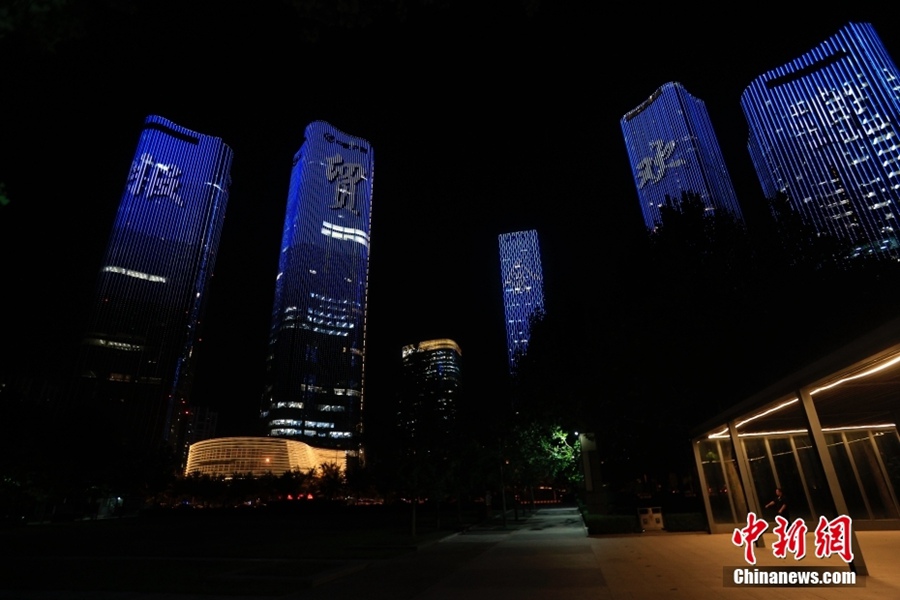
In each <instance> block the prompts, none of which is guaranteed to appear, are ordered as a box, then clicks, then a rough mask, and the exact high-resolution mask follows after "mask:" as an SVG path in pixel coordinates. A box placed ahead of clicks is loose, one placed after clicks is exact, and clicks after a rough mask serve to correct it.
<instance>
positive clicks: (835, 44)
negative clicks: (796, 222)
mask: <svg viewBox="0 0 900 600" xmlns="http://www.w3.org/2000/svg"><path fill="white" fill-rule="evenodd" d="M741 107H742V108H743V111H744V115H745V116H746V118H747V123H748V125H749V130H750V133H749V141H748V148H749V151H750V156H751V158H752V160H753V164H754V166H755V168H756V173H757V176H758V177H759V181H760V184H761V185H762V188H763V193H764V195H765V196H766V197H767V198H770V199H771V198H774V197H776V195H777V194H779V193H784V194H786V196H787V197H788V198H789V200H790V204H791V206H792V208H793V210H795V211H797V212H798V213H799V214H800V215H801V217H802V218H803V220H804V221H805V222H806V223H807V224H808V225H811V226H813V227H814V228H815V230H816V231H817V232H818V233H819V234H820V235H823V234H824V235H829V236H832V237H834V238H836V239H839V240H842V241H844V242H845V243H846V244H847V245H848V246H849V247H850V249H851V250H850V254H851V255H859V254H875V255H885V254H887V255H892V256H896V255H897V253H898V237H897V236H898V231H897V228H898V223H897V216H898V215H900V205H898V200H900V137H898V128H897V123H898V121H900V72H898V70H897V66H896V65H895V64H894V62H893V60H892V59H891V57H890V56H889V55H888V53H887V51H886V50H885V48H884V45H883V44H882V42H881V40H880V39H879V37H878V35H877V34H876V33H875V29H874V28H873V27H872V26H871V25H870V24H867V23H850V24H848V25H846V26H845V27H843V28H842V29H841V30H840V31H838V32H837V33H836V34H835V35H834V36H833V37H831V38H829V39H827V40H825V41H824V42H822V43H821V44H820V45H819V46H817V47H816V48H814V49H812V50H810V51H809V52H807V53H806V54H804V55H803V56H801V57H799V58H797V59H795V60H793V61H791V62H789V63H787V64H785V65H783V66H781V67H778V68H776V69H773V70H771V71H769V72H768V73H766V74H764V75H761V76H760V77H758V78H757V79H756V80H754V81H753V82H752V83H751V84H750V85H749V86H748V87H747V88H746V90H745V91H744V93H743V94H742V96H741Z"/></svg>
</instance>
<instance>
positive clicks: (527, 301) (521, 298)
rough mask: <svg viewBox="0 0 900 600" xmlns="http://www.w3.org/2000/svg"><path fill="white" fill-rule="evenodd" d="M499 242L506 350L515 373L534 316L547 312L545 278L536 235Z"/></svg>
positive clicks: (532, 232)
mask: <svg viewBox="0 0 900 600" xmlns="http://www.w3.org/2000/svg"><path fill="white" fill-rule="evenodd" d="M499 242H500V281H501V284H502V285H503V313H504V317H505V318H506V348H507V354H508V357H509V368H510V371H512V370H513V369H514V367H515V361H516V356H517V354H519V353H521V352H524V351H525V350H526V349H527V348H528V339H529V337H530V333H531V332H530V325H531V317H532V315H536V314H537V315H539V314H542V313H543V311H544V274H543V270H542V268H541V249H540V246H539V245H538V235H537V231H535V230H534V229H529V230H528V231H515V232H512V233H503V234H501V235H500V236H499Z"/></svg>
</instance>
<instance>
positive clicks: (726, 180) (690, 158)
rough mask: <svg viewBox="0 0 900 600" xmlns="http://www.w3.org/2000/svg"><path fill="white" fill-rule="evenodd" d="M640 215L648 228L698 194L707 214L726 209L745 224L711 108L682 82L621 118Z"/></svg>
mask: <svg viewBox="0 0 900 600" xmlns="http://www.w3.org/2000/svg"><path fill="white" fill-rule="evenodd" d="M620 125H621V128H622V134H623V135H624V137H625V147H626V149H627V151H628V159H629V163H630V164H631V168H632V170H633V176H634V182H635V187H636V188H637V194H638V199H639V200H640V204H641V214H642V215H643V217H644V224H645V225H646V227H647V229H648V230H650V231H653V230H654V229H656V227H657V226H659V225H660V224H661V222H662V215H661V213H660V209H661V208H662V207H665V206H672V207H677V206H678V204H679V203H680V202H681V199H682V195H683V194H684V193H685V192H688V193H695V194H697V195H698V196H699V197H700V199H701V200H702V201H703V204H704V206H706V210H707V211H708V212H709V211H720V210H727V211H729V212H730V213H732V214H733V215H734V216H735V217H736V218H737V219H738V220H743V214H742V212H741V208H740V204H739V203H738V200H737V195H736V194H735V191H734V186H733V184H732V181H731V177H730V175H729V174H728V169H727V167H726V166H725V159H724V158H723V156H722V150H721V148H720V147H719V141H718V139H717V138H716V134H715V130H714V129H713V126H712V121H710V118H709V113H708V112H707V110H706V104H705V103H704V102H703V101H702V100H700V99H699V98H695V97H694V96H692V95H691V94H689V93H688V92H687V90H685V89H684V86H682V85H681V84H680V83H678V82H669V83H665V84H663V85H662V86H660V87H659V88H657V90H656V91H654V92H653V94H651V95H650V97H649V98H648V99H647V100H645V101H644V102H642V103H641V104H639V105H638V106H637V107H635V108H634V109H632V110H630V111H629V112H627V113H626V114H625V115H624V116H623V117H622V118H621V119H620Z"/></svg>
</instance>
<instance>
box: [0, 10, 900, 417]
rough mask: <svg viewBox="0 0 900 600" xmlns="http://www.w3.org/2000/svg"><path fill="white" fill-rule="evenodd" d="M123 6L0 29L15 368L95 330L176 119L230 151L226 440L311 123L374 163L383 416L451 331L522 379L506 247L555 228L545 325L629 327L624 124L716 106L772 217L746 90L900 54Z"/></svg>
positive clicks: (881, 16)
mask: <svg viewBox="0 0 900 600" xmlns="http://www.w3.org/2000/svg"><path fill="white" fill-rule="evenodd" d="M109 4H110V5H114V4H115V3H109ZM124 4H125V5H127V6H129V7H131V9H132V10H131V11H118V10H113V9H110V8H107V3H104V2H98V3H96V5H95V7H94V8H93V9H90V12H88V13H77V14H73V15H69V16H70V17H72V19H73V21H72V22H73V23H74V25H73V27H72V28H71V29H72V30H77V31H76V34H75V35H73V36H71V38H66V39H63V40H61V41H60V42H59V43H58V44H57V45H56V46H55V48H54V50H53V51H52V52H48V51H46V44H44V43H42V42H41V39H40V38H41V36H40V35H36V29H35V28H29V26H28V25H27V24H26V25H23V26H21V27H20V28H19V30H18V31H16V32H14V35H12V36H9V37H7V38H5V39H0V77H2V79H0V81H2V84H0V108H2V110H0V182H4V183H5V186H6V195H7V196H8V197H9V198H10V199H11V203H10V204H9V205H7V206H0V234H2V241H0V244H2V256H3V260H2V267H0V268H2V273H0V276H2V278H0V281H2V282H3V284H2V285H3V290H4V293H3V296H4V309H3V313H2V314H3V320H2V323H0V327H2V329H0V331H2V340H3V341H2V343H3V352H4V354H3V359H4V360H5V361H6V364H15V363H16V362H17V361H23V360H24V361H28V360H30V357H33V356H40V355H41V354H42V353H43V352H45V351H47V350H48V349H51V348H53V347H55V346H57V345H59V344H63V343H68V342H71V341H72V340H74V339H77V336H78V333H79V324H78V322H77V320H78V319H79V318H80V315H81V314H82V311H83V309H84V302H85V301H86V299H87V297H88V296H89V294H90V291H91V290H92V289H93V285H94V280H95V276H96V273H97V269H98V268H99V266H100V260H101V257H102V253H103V250H104V247H105V243H106V239H107V237H108V234H109V231H110V227H111V225H112V222H113V218H114V216H115V211H116V208H117V206H118V202H119V197H120V195H121V192H122V189H123V186H124V181H125V176H126V175H127V170H128V166H129V164H130V162H131V160H132V157H133V152H134V148H135V145H136V143H137V139H138V135H139V133H140V130H141V125H142V122H143V120H144V118H145V117H146V116H147V115H149V114H158V115H161V116H163V117H165V118H168V119H170V120H172V121H174V122H176V123H178V124H179V125H182V126H184V127H187V128H189V129H192V130H194V131H197V132H200V133H204V134H208V135H215V136H218V137H221V138H222V139H223V140H224V141H225V143H227V144H228V145H229V146H230V147H231V148H232V149H233V150H234V155H235V156H234V164H233V169H232V179H233V185H232V188H231V195H230V199H229V205H228V209H227V215H226V220H225V227H224V232H223V238H222V243H221V246H220V252H219V256H218V261H217V265H216V274H215V279H214V282H213V285H212V289H211V296H210V299H209V312H208V314H207V318H206V320H205V325H204V336H203V339H204V342H203V344H202V345H201V347H200V350H198V373H197V381H196V394H195V399H196V401H197V402H198V403H201V404H209V405H212V406H214V407H218V408H219V409H220V410H221V412H222V425H223V428H222V430H221V431H220V433H222V434H240V433H246V428H249V427H252V426H253V425H255V423H252V422H251V421H253V420H255V417H256V415H257V410H258V408H259V398H260V393H261V389H262V383H261V376H262V371H263V356H264V350H265V341H266V335H267V330H268V325H269V315H270V311H271V302H272V295H273V291H274V288H273V286H274V277H275V273H276V271H277V256H278V245H279V241H280V235H281V227H282V222H283V218H284V209H285V201H286V196H285V194H286V191H287V184H288V179H289V175H290V168H291V159H292V156H293V154H294V153H295V152H296V151H297V149H298V148H299V147H300V144H301V143H302V141H303V140H302V135H303V130H304V128H305V126H306V124H308V123H309V122H310V121H313V120H317V119H322V120H326V121H329V122H330V123H331V124H333V125H334V126H336V127H338V128H339V129H341V130H343V131H345V132H347V133H349V134H352V135H356V136H359V137H362V138H365V139H367V140H369V141H370V142H371V144H372V146H373V148H374V152H375V154H374V159H375V174H374V182H373V184H374V195H373V208H372V215H373V216H372V231H371V240H372V241H371V251H370V252H371V253H370V260H371V264H370V289H369V311H368V333H369V336H368V356H369V359H368V370H367V372H368V377H369V383H370V387H369V390H368V398H367V402H368V403H369V406H370V407H375V406H378V405H379V404H381V405H383V402H384V399H386V398H387V397H388V396H389V395H390V394H392V385H391V376H390V374H391V372H392V370H393V369H394V368H395V367H396V364H397V361H398V360H399V351H400V346H401V345H403V344H407V343H413V342H416V341H420V340H423V339H431V338H435V337H450V338H453V339H455V340H456V341H457V342H458V343H459V344H460V345H461V347H462V349H463V356H464V360H465V368H466V377H467V382H468V383H469V385H470V386H473V385H475V384H477V383H479V382H482V381H487V380H491V379H495V378H499V377H501V376H502V375H503V371H504V369H505V368H506V365H505V354H504V349H503V346H504V342H505V339H504V336H505V333H504V330H503V318H502V308H501V300H500V281H499V262H498V258H497V235H498V234H500V233H504V232H508V231H515V230H519V229H530V228H535V229H537V230H538V233H539V236H540V238H541V243H542V252H543V255H544V262H545V265H544V272H545V276H546V278H547V305H548V309H549V310H562V311H583V312H584V314H585V320H586V322H589V321H591V320H596V319H608V318H614V315H608V314H603V313H602V311H601V312H599V313H598V311H597V310H596V307H597V306H598V304H597V303H596V302H594V301H593V299H596V298H597V297H598V295H600V296H602V295H603V294H604V289H605V287H606V284H607V277H608V276H610V275H609V274H610V273H617V274H621V273H625V272H627V267H628V265H629V247H630V245H632V244H633V243H634V242H635V240H636V239H638V237H639V236H641V235H642V234H643V229H642V227H643V225H642V220H641V213H640V209H639V206H638V203H637V195H636V192H635V188H634V183H633V179H632V176H631V171H630V168H629V166H628V162H627V154H626V151H625V146H624V142H623V139H622V133H621V129H620V126H619V119H620V118H621V116H622V115H623V114H625V113H626V112H627V111H629V110H631V109H632V108H634V107H635V106H636V105H638V104H639V103H640V102H642V101H643V100H645V99H646V98H647V97H648V96H649V95H650V94H651V93H652V92H653V91H654V90H656V89H657V88H658V87H659V86H660V85H662V84H664V83H666V82H669V81H678V82H680V83H682V84H683V85H684V86H685V88H686V89H687V91H688V92H690V93H691V94H692V95H694V96H695V97H698V98H700V99H702V100H704V101H705V102H706V105H707V108H708V110H709V113H710V116H711V119H712V122H713V125H714V127H715V128H716V131H717V134H718V136H719V140H720V143H721V145H722V147H723V152H724V155H725V159H726V161H727V162H728V166H729V169H730V170H731V173H732V177H733V179H734V181H735V186H736V189H737V190H738V196H739V199H740V200H741V202H742V203H749V202H759V201H760V191H759V185H758V183H757V182H756V180H755V176H754V174H753V172H752V167H751V165H750V161H749V158H748V155H747V152H746V149H745V144H746V137H747V127H746V122H745V121H744V119H743V115H742V113H741V109H740V95H741V93H742V91H743V90H744V89H745V88H746V87H747V86H748V85H749V84H750V82H751V81H752V80H753V79H754V78H755V77H757V76H759V75H761V74H762V73H764V72H765V71H767V70H769V69H772V68H775V67H777V66H779V65H781V64H784V63H786V62H788V61H790V60H791V59H793V58H795V57H796V56H798V55H799V54H801V53H803V52H805V51H807V50H810V49H811V48H813V47H814V46H816V45H818V44H819V43H820V42H821V41H823V40H824V39H825V38H827V37H829V36H831V35H832V34H834V33H836V32H837V30H838V29H839V28H840V27H841V26H842V25H844V24H846V23H847V22H850V21H866V22H871V23H873V24H874V26H875V28H876V30H877V31H878V33H879V34H880V35H881V37H882V39H883V41H884V42H885V44H886V46H887V47H888V50H889V51H890V52H891V53H892V54H893V55H894V56H895V57H900V36H898V34H897V27H896V25H895V23H894V22H893V21H892V20H891V19H889V18H888V15H887V14H886V13H885V10H884V8H883V6H884V5H883V4H880V5H876V4H875V3H874V2H855V3H853V5H852V7H841V8H833V7H829V8H827V9H826V8H825V7H824V6H822V7H819V8H816V9H815V10H809V9H806V10H801V9H792V10H790V11H789V12H785V11H784V9H783V6H782V5H780V4H775V3H772V4H770V5H769V6H767V5H765V4H759V3H757V4H753V5H750V4H747V5H740V6H739V7H738V5H729V6H727V7H726V5H721V8H719V9H717V10H715V11H700V10H698V9H690V8H684V6H685V4H684V3H671V4H670V5H668V6H667V7H665V8H659V7H655V6H650V5H646V4H644V5H638V4H636V3H631V2H629V3H625V2H606V3H601V2H587V1H584V2H582V1H572V2H562V1H560V2H515V1H509V2H502V3H499V2H495V3H487V2H486V3H484V4H488V5H489V6H488V7H487V8H485V7H483V6H482V7H478V8H458V7H456V8H447V7H445V5H447V6H450V5H452V4H454V3H449V2H448V3H443V2H424V1H420V2H414V1H413V2H407V3H405V4H404V3H399V2H389V1H388V0H383V1H382V2H373V3H372V5H374V6H375V7H376V9H375V10H373V12H372V14H371V15H364V16H370V17H371V19H369V22H368V23H360V22H358V20H355V19H354V15H352V14H337V18H340V19H342V20H343V21H349V22H350V23H351V26H344V25H341V24H336V23H337V21H336V20H335V18H333V17H335V15H328V14H324V15H323V14H313V15H312V17H311V18H308V17H304V16H302V15H300V14H299V13H298V12H297V11H296V10H294V9H293V8H292V7H291V6H290V4H289V3H287V2H277V1H273V2H240V3H239V2H230V1H224V2H211V1H206V0H200V1H192V2H190V3H186V2H175V1H171V0H161V1H158V2H152V3H151V2H145V1H137V2H132V3H124ZM296 4H297V5H300V6H305V5H309V4H313V3H305V2H298V3H296ZM324 4H330V3H324ZM465 4H467V5H468V4H470V3H465ZM471 4H481V3H471ZM185 5H190V8H189V10H190V12H185V11H186V10H188V9H187V8H185ZM601 5H602V6H601ZM404 6H405V9H404V11H400V12H398V10H399V9H397V7H404ZM76 17H77V18H76ZM75 26H77V27H75ZM310 30H312V31H314V33H315V34H316V35H317V36H318V37H317V39H313V38H312V37H311V36H310V35H309V34H308V32H309V31H310ZM62 31H63V33H69V29H67V28H65V27H64V28H63V29H62ZM51 37H52V36H51ZM745 210H746V208H745ZM619 276H621V275H619ZM634 276H638V275H636V274H635V275H634ZM245 424H246V428H245Z"/></svg>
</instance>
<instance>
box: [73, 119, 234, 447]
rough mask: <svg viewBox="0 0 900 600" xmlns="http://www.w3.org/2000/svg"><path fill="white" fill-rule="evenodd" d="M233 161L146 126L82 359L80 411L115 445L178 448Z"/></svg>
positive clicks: (206, 141) (205, 141) (181, 131)
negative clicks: (82, 410)
mask: <svg viewBox="0 0 900 600" xmlns="http://www.w3.org/2000/svg"><path fill="white" fill-rule="evenodd" d="M231 161H232V151H231V149H230V148H229V147H228V146H226V145H225V144H224V143H223V142H222V140H221V139H219V138H216V137H211V136H207V135H201V134H198V133H195V132H193V131H190V130H188V129H185V128H184V127H181V126H179V125H176V124H175V123H172V122H171V121H168V120H166V119H164V118H162V117H158V116H149V117H147V118H146V120H145V121H144V125H143V129H142V131H141V134H140V138H139V140H138V145H137V150H136V152H135V154H134V160H133V161H132V163H131V169H130V171H129V173H128V177H127V181H126V182H125V190H124V192H123V194H122V200H121V202H120V204H119V209H118V213H117V214H116V217H115V221H114V223H113V227H112V234H111V235H110V238H109V243H108V246H107V249H106V254H105V256H104V258H103V263H102V266H101V268H100V274H99V278H98V283H97V291H96V296H95V298H94V301H93V303H92V309H91V313H90V315H89V318H88V324H87V328H86V334H85V336H84V339H83V342H82V345H81V352H80V355H79V358H78V373H77V375H78V380H77V386H78V390H77V393H78V396H79V398H80V400H81V401H82V403H83V404H82V408H83V409H84V410H88V411H91V414H93V416H94V421H95V423H96V424H97V426H98V427H99V428H100V429H101V430H102V432H103V434H104V435H110V436H112V438H113V440H112V441H114V442H116V443H119V444H124V445H127V446H131V447H143V448H152V447H156V446H162V447H165V446H166V445H168V446H169V447H170V448H172V449H175V447H176V446H177V445H178V444H179V443H180V441H179V440H178V436H179V434H180V433H179V429H180V427H179V426H180V423H181V421H182V419H181V418H180V417H181V414H182V413H183V412H185V409H186V407H187V405H188V403H189V401H190V388H191V383H192V374H193V359H192V357H193V352H194V346H195V344H196V343H197V340H198V327H199V323H200V318H201V315H202V313H203V310H204V306H205V303H206V298H207V287H208V284H209V281H210V277H211V276H212V272H213V267H214V265H215V261H216V254H217V251H218V247H219V240H220V237H221V233H222V225H223V222H224V219H225V209H226V206H227V203H228V188H229V186H230V184H231V175H230V172H231ZM112 450H113V448H112V447H110V448H109V451H112Z"/></svg>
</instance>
